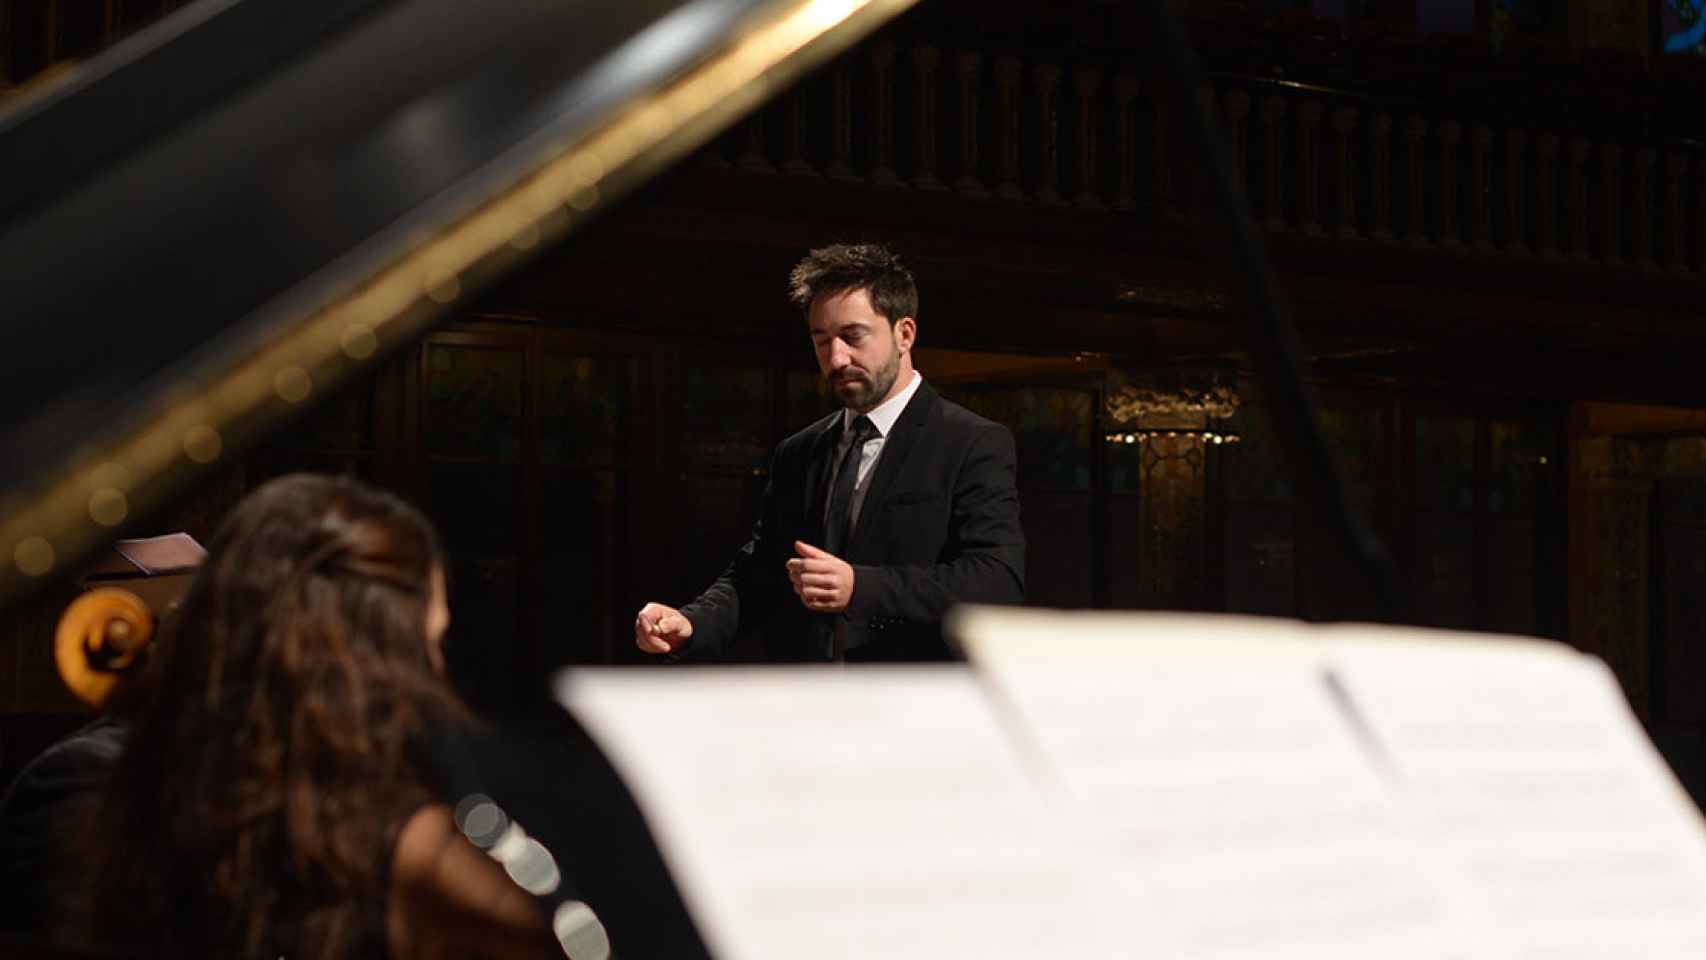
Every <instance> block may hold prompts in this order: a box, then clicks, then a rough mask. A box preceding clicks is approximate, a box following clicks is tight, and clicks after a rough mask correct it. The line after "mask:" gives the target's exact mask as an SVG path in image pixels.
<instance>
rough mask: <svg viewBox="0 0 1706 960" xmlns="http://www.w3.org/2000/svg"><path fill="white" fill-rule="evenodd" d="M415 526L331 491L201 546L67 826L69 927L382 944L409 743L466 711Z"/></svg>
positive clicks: (218, 941)
mask: <svg viewBox="0 0 1706 960" xmlns="http://www.w3.org/2000/svg"><path fill="white" fill-rule="evenodd" d="M439 570H442V558H441V556H440V552H439V547H438V543H437V539H436V537H435V536H434V534H433V531H432V527H431V526H430V525H429V524H428V523H427V521H426V520H425V519H424V518H423V517H422V516H421V515H420V514H419V513H418V512H416V511H415V510H414V509H413V508H411V507H409V506H408V505H406V504H405V503H403V502H402V501H401V500H399V499H397V498H396V497H394V496H392V495H390V494H387V493H384V492H381V491H378V490H375V489H372V488H370V487H367V486H365V485H363V484H361V483H359V482H356V481H354V480H349V479H334V478H330V477H321V476H311V475H295V476H288V477H282V478H279V479H277V480H274V481H272V482H270V483H267V484H266V485H265V486H263V487H261V488H260V489H258V490H256V491H255V492H254V493H252V494H251V495H250V496H249V497H248V498H246V499H245V500H244V501H243V502H242V503H241V504H239V505H238V507H237V508H236V510H234V511H233V512H232V514H231V515H230V517H229V518H227V520H226V521H225V524H224V526H223V527H222V528H221V530H220V531H219V533H218V534H216V535H215V537H214V538H213V540H212V542H211V544H210V545H209V551H208V558H207V561H206V564H205V565H204V566H203V568H202V569H201V571H200V573H199V574H198V576H197V579H196V581H195V583H194V584H193V585H192V586H191V588H190V591H189V594H188V596H187V597H186V598H185V600H184V602H183V604H182V606H181V607H180V610H179V616H178V624H179V626H178V629H177V631H176V633H175V635H173V636H170V637H165V638H162V640H161V643H160V644H159V645H158V649H157V650H156V651H155V653H154V655H153V658H152V660H151V662H150V663H149V664H148V667H147V669H146V671H145V673H144V675H143V676H142V677H141V678H140V683H141V687H140V689H139V690H138V691H137V696H136V697H135V698H134V700H133V701H132V703H131V705H130V707H129V709H128V710H127V713H128V714H129V716H128V717H126V718H125V719H127V720H128V721H129V722H130V724H131V726H132V730H131V739H130V741H129V743H128V745H127V748H126V751H125V754H124V757H123V758H122V760H121V761H120V762H119V765H118V767H117V769H116V770H115V771H114V773H113V777H112V780H111V781H110V783H109V785H108V788H107V790H106V791H105V792H104V794H103V796H102V797H101V799H100V801H99V803H98V804H97V807H96V809H95V811H94V818H93V822H92V823H91V824H90V826H89V828H88V829H87V830H86V831H85V833H84V836H85V841H86V842H87V843H88V845H89V849H88V855H87V859H86V860H85V863H84V866H83V869H86V870H87V871H88V873H87V874H86V879H87V880H88V883H87V884H86V886H85V889H86V891H87V896H86V897H80V898H78V899H79V901H80V905H81V910H80V912H81V913H83V914H84V915H85V916H86V918H87V919H86V921H85V930H86V931H87V932H89V933H91V934H93V935H94V936H95V938H96V940H97V942H100V943H103V944H105V945H107V946H109V947H117V948H118V949H121V950H122V951H123V952H124V953H125V954H126V955H151V956H162V957H164V956H173V957H178V956H191V957H195V956H225V957H253V958H265V960H274V958H276V957H279V956H281V955H283V956H288V957H291V958H292V960H301V958H307V960H313V958H331V957H348V956H355V955H361V954H366V953H373V952H378V951H382V950H383V943H384V939H383V929H384V928H383V920H384V916H385V902H386V894H387V885H388V865H389V860H390V854H391V849H392V846H393V844H394V841H395V836H396V831H397V829H398V828H399V827H400V826H401V823H402V822H403V821H404V820H405V819H406V818H407V816H408V815H409V814H410V813H411V812H412V811H413V810H414V809H415V808H417V807H418V806H419V805H420V804H422V803H424V802H426V801H427V800H428V799H429V794H428V792H427V788H426V786H425V784H426V782H427V777H426V774H425V772H424V770H423V768H422V766H421V764H420V763H419V762H418V760H417V756H418V753H419V751H418V750H417V749H416V747H417V745H418V740H419V737H420V734H421V733H422V731H423V730H424V729H426V728H428V727H429V726H432V725H435V724H438V723H462V722H466V720H467V717H466V714H465V713H464V712H463V708H462V707H461V706H460V704H459V703H458V701H457V700H456V699H455V696H454V694H453V693H451V691H450V689H449V687H448V686H447V685H446V684H445V682H444V681H443V680H442V679H441V678H440V677H439V676H438V674H437V673H436V672H435V671H434V670H433V669H432V666H431V662H430V658H429V653H428V649H427V627H426V618H427V610H428V605H429V601H430V597H431V594H432V582H433V577H434V576H435V575H436V574H435V571H439Z"/></svg>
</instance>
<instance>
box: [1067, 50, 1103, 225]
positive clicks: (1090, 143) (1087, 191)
mask: <svg viewBox="0 0 1706 960" xmlns="http://www.w3.org/2000/svg"><path fill="white" fill-rule="evenodd" d="M1072 79H1073V81H1074V82H1075V84H1076V87H1077V91H1078V200H1077V202H1078V206H1080V207H1082V208H1084V209H1085V210H1104V209H1106V207H1104V206H1103V205H1102V201H1101V199H1100V198H1098V197H1097V196H1096V186H1097V184H1096V148H1097V146H1098V144H1097V136H1096V135H1097V133H1098V132H1099V128H1098V122H1099V121H1100V120H1101V117H1099V116H1097V114H1096V90H1097V88H1099V87H1100V86H1101V85H1102V71H1101V70H1100V69H1099V68H1097V67H1093V66H1081V67H1079V68H1078V69H1077V70H1075V71H1073V75H1072Z"/></svg>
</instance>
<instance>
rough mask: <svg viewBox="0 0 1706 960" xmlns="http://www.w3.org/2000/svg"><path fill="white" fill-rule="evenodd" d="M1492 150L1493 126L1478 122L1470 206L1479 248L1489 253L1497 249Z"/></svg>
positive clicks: (1474, 135) (1474, 134) (1471, 165)
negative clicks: (1494, 244)
mask: <svg viewBox="0 0 1706 960" xmlns="http://www.w3.org/2000/svg"><path fill="white" fill-rule="evenodd" d="M1492 152H1493V131H1492V129H1491V128H1489V127H1488V126H1487V125H1486V124H1482V123H1478V124H1476V125H1475V129H1474V130H1473V131H1471V132H1470V138H1469V183H1470V193H1469V209H1470V212H1471V213H1472V214H1473V215H1474V229H1475V249H1477V250H1480V251H1482V252H1486V253H1490V252H1492V250H1493V204H1492V203H1491V200H1492V192H1493V190H1492V179H1493V178H1492V170H1491V169H1490V167H1491V165H1492V164H1491V158H1492Z"/></svg>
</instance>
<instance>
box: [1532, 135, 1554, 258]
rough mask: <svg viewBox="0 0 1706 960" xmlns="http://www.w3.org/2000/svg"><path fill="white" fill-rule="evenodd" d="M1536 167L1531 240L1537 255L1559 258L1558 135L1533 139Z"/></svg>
mask: <svg viewBox="0 0 1706 960" xmlns="http://www.w3.org/2000/svg"><path fill="white" fill-rule="evenodd" d="M1535 147H1536V150H1537V152H1538V154H1539V160H1538V162H1539V165H1540V166H1539V169H1538V170H1536V171H1535V177H1534V190H1535V197H1534V235H1535V237H1534V239H1535V245H1536V246H1537V247H1538V248H1539V250H1540V255H1541V256H1542V257H1545V258H1546V259H1548V260H1553V259H1556V258H1557V257H1558V180H1557V177H1558V135H1557V134H1555V133H1543V134H1541V135H1540V138H1539V139H1538V140H1536V141H1535Z"/></svg>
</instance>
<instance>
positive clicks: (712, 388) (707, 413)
mask: <svg viewBox="0 0 1706 960" xmlns="http://www.w3.org/2000/svg"><path fill="white" fill-rule="evenodd" d="M683 366H684V369H683V371H682V391H681V430H682V437H681V446H682V454H683V457H684V458H685V460H686V462H687V464H688V465H689V466H691V467H700V468H704V467H735V468H742V467H744V468H752V467H757V466H761V465H762V464H763V463H764V461H765V458H766V457H767V456H768V455H769V453H770V443H771V440H770V407H771V402H770V400H771V398H770V373H769V371H768V370H767V369H765V368H764V367H762V366H745V365H736V364H734V363H727V362H716V361H709V360H695V359H694V358H686V359H685V360H684V361H683Z"/></svg>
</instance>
